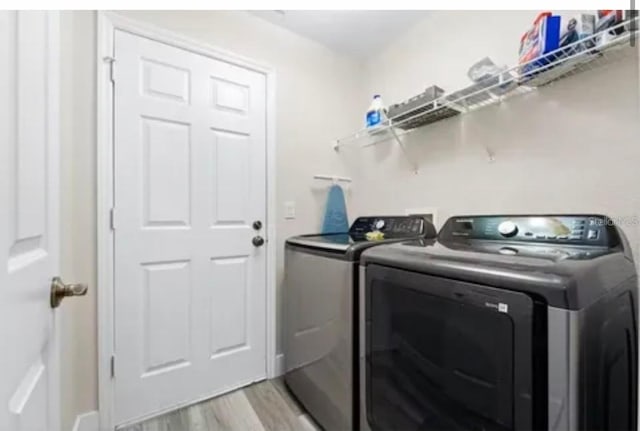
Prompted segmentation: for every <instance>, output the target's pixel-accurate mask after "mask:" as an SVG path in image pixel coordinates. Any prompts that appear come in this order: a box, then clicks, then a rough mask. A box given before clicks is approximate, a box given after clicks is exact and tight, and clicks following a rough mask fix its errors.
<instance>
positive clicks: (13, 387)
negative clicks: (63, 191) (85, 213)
mask: <svg viewBox="0 0 640 431" xmlns="http://www.w3.org/2000/svg"><path fill="white" fill-rule="evenodd" d="M58 19H59V18H58V14H57V13H53V12H0V262H1V267H0V430H3V431H4V430H7V431H58V430H59V427H60V425H59V418H60V416H59V405H58V398H59V396H58V393H59V390H60V388H59V383H58V382H59V375H58V373H59V367H58V364H57V354H58V352H57V343H58V340H57V337H56V324H55V320H56V319H55V314H54V313H55V312H54V311H53V310H52V308H51V306H50V296H49V295H50V287H51V280H52V278H53V277H54V276H56V275H57V271H58V231H59V226H58V223H59V218H58V199H59V192H58V175H59V172H58V171H59V158H58V96H57V94H58V85H59V83H58V82H59V74H58V59H57V57H58V53H59V50H60V47H59V43H58V40H59V39H58Z"/></svg>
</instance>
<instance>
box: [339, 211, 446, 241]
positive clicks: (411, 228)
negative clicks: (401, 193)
mask: <svg viewBox="0 0 640 431" xmlns="http://www.w3.org/2000/svg"><path fill="white" fill-rule="evenodd" d="M374 231H380V232H383V233H384V236H385V238H404V237H407V238H409V237H419V236H422V237H433V236H435V228H434V227H433V225H432V224H431V223H430V222H429V221H428V220H425V219H424V218H422V217H417V216H371V217H358V218H357V219H356V221H354V222H353V224H352V225H351V228H350V229H349V233H350V234H351V235H355V236H363V235H365V234H367V233H368V232H374Z"/></svg>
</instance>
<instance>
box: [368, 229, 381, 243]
mask: <svg viewBox="0 0 640 431" xmlns="http://www.w3.org/2000/svg"><path fill="white" fill-rule="evenodd" d="M365 236H366V238H367V241H380V240H383V239H384V233H382V232H380V231H379V230H374V231H373V232H367V233H366V235H365Z"/></svg>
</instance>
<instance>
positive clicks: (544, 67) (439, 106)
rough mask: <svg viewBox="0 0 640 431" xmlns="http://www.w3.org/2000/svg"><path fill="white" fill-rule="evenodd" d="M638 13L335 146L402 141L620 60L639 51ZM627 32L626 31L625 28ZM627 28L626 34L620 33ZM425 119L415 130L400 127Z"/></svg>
mask: <svg viewBox="0 0 640 431" xmlns="http://www.w3.org/2000/svg"><path fill="white" fill-rule="evenodd" d="M638 20H639V18H638V17H635V18H633V19H630V20H627V21H624V22H621V23H619V24H617V25H615V26H612V27H609V28H607V29H606V30H603V31H601V32H598V33H595V34H593V35H591V36H589V37H586V38H583V39H580V40H578V41H577V42H574V43H571V44H569V45H566V46H563V47H561V48H559V49H557V50H555V51H552V52H549V53H546V54H544V55H542V56H540V57H537V58H535V59H533V60H531V61H529V62H527V63H522V64H518V65H517V66H513V67H511V68H509V69H506V70H503V71H500V72H499V73H496V74H494V75H491V76H489V77H487V78H486V79H484V80H483V81H481V82H478V83H475V84H472V85H470V86H468V87H465V88H463V89H461V90H459V91H455V92H453V93H447V94H444V95H443V96H441V97H439V98H437V99H435V100H431V101H429V102H426V103H424V104H421V105H419V106H416V107H414V108H413V109H411V110H410V111H408V112H404V113H402V119H397V118H387V119H385V120H384V121H383V122H382V123H381V124H380V125H379V126H376V127H374V128H363V129H360V130H358V131H357V132H355V133H353V134H351V135H349V136H345V137H343V138H340V139H337V140H336V141H335V142H334V145H333V147H334V149H335V150H336V151H337V150H338V149H339V148H340V147H342V146H347V145H350V144H352V143H354V142H356V141H359V140H360V139H363V138H373V139H370V140H369V141H368V142H366V143H364V144H362V145H361V146H363V147H367V146H370V145H375V144H377V143H379V142H382V141H386V140H389V139H395V140H397V141H398V142H399V143H400V140H399V137H400V136H402V135H404V134H407V133H410V132H411V131H413V130H417V129H418V128H421V127H425V126H427V125H429V124H431V123H435V122H437V121H440V120H442V119H445V118H449V117H451V116H453V115H457V114H463V113H467V112H471V111H475V110H477V109H480V108H484V107H486V106H491V105H494V104H496V103H500V102H502V101H503V100H506V99H508V98H511V97H513V96H517V95H520V94H526V93H529V92H532V91H535V89H536V88H539V87H542V86H544V85H547V84H549V83H551V82H554V81H556V80H558V79H560V78H563V77H567V76H571V75H575V74H577V73H581V72H584V71H587V70H591V69H595V68H598V67H600V66H602V65H605V64H609V63H612V62H614V61H616V60H619V59H620V58H625V57H627V56H629V55H633V53H634V52H635V53H636V55H637V48H635V49H634V47H633V46H631V45H632V44H631V41H633V40H634V39H635V38H637V36H638ZM622 31H623V32H622ZM618 32H622V33H621V34H615V33H618ZM417 119H420V122H421V123H422V125H421V126H418V127H416V128H413V129H408V130H400V131H399V130H398V129H399V128H400V129H401V128H402V126H403V125H408V124H409V123H411V122H412V121H415V120H417Z"/></svg>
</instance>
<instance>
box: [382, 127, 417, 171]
mask: <svg viewBox="0 0 640 431" xmlns="http://www.w3.org/2000/svg"><path fill="white" fill-rule="evenodd" d="M389 131H390V132H391V134H392V135H393V139H395V141H396V142H397V143H398V146H399V147H400V150H402V154H404V158H405V159H407V162H408V163H409V165H410V166H411V168H412V169H413V173H414V174H417V173H418V167H417V166H416V165H415V163H413V161H411V158H410V157H409V153H407V149H406V148H405V146H404V144H403V143H402V141H401V140H400V137H399V136H398V134H397V133H396V128H395V127H393V126H391V127H389Z"/></svg>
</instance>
